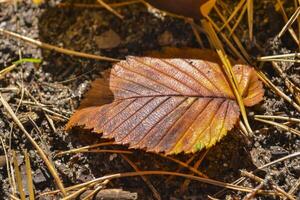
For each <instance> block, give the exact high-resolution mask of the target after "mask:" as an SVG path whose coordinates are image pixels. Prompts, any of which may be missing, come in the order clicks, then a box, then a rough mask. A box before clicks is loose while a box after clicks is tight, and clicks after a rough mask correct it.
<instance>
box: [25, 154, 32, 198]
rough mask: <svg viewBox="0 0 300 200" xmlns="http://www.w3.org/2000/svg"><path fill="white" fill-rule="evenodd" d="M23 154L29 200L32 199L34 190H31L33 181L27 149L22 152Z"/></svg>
mask: <svg viewBox="0 0 300 200" xmlns="http://www.w3.org/2000/svg"><path fill="white" fill-rule="evenodd" d="M24 156H25V166H26V176H27V185H28V192H29V200H34V199H35V198H34V190H33V182H32V171H31V165H30V159H29V155H28V153H27V151H25V152H24Z"/></svg>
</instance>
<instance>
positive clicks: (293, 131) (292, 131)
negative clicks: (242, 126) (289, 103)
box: [254, 118, 300, 136]
mask: <svg viewBox="0 0 300 200" xmlns="http://www.w3.org/2000/svg"><path fill="white" fill-rule="evenodd" d="M254 119H255V120H257V121H260V122H263V123H266V124H270V125H273V126H276V127H279V128H281V129H283V130H285V131H289V132H291V133H294V134H296V135H298V136H300V131H298V130H296V129H293V128H290V127H288V126H287V125H284V124H279V123H277V122H273V121H269V120H264V119H259V118H254Z"/></svg>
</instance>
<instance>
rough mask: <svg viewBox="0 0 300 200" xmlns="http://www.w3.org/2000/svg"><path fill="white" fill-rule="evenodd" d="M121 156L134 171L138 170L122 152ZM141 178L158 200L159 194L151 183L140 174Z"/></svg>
mask: <svg viewBox="0 0 300 200" xmlns="http://www.w3.org/2000/svg"><path fill="white" fill-rule="evenodd" d="M121 156H122V158H123V159H124V160H125V161H126V162H127V163H128V164H129V165H130V166H131V167H132V168H133V169H134V170H135V171H136V172H140V169H139V168H138V167H137V166H136V165H135V164H134V163H133V162H132V161H131V160H130V159H129V158H128V157H127V156H125V155H122V154H121ZM141 178H142V179H143V181H144V182H145V183H146V184H147V186H148V188H149V189H150V190H151V191H152V193H153V196H154V197H155V199H157V200H160V199H161V196H160V195H159V193H158V191H157V190H156V188H155V187H154V186H153V184H152V183H151V182H150V181H149V180H148V179H147V178H146V177H145V176H141Z"/></svg>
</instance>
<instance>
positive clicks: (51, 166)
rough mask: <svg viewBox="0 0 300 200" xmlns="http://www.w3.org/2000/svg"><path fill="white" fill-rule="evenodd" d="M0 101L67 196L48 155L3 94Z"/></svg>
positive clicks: (0, 95)
mask: <svg viewBox="0 0 300 200" xmlns="http://www.w3.org/2000/svg"><path fill="white" fill-rule="evenodd" d="M0 101H1V103H2V105H3V107H4V108H5V110H6V111H7V112H8V113H9V115H10V116H11V117H12V119H13V121H14V122H15V123H16V124H17V125H18V126H19V128H20V129H21V131H22V132H23V133H24V134H25V135H26V137H27V138H28V139H29V141H30V142H31V144H32V145H33V146H34V147H35V148H36V150H37V152H38V154H39V155H40V157H41V158H42V159H43V161H44V162H45V164H46V166H47V167H48V169H49V171H50V173H51V175H52V176H53V178H54V181H55V183H56V184H57V187H58V188H59V189H60V191H61V192H62V194H63V195H64V196H66V194H67V193H66V191H65V188H64V186H63V183H62V182H61V180H60V178H59V176H58V174H57V172H56V170H55V167H54V166H53V165H52V163H51V162H50V161H49V160H48V158H47V156H46V154H45V153H44V152H43V150H42V149H41V148H40V147H39V145H38V144H37V143H36V142H35V141H34V139H33V138H32V137H31V135H30V134H29V133H28V132H27V130H26V129H25V128H24V126H23V124H22V123H21V122H20V120H19V119H18V117H17V116H16V115H15V113H14V111H13V110H12V108H11V107H10V105H9V104H8V103H7V102H6V100H5V99H4V98H3V97H2V94H1V92H0Z"/></svg>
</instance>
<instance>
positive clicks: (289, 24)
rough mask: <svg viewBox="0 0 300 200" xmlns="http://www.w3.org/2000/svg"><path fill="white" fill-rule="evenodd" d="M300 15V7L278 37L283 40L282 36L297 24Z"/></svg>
mask: <svg viewBox="0 0 300 200" xmlns="http://www.w3.org/2000/svg"><path fill="white" fill-rule="evenodd" d="M299 14H300V7H298V8H297V10H296V11H295V13H294V14H293V15H292V16H291V18H290V19H289V21H287V23H286V24H285V25H284V27H283V28H282V30H281V31H280V32H279V33H278V35H277V37H278V38H281V37H282V35H283V34H284V33H285V32H286V30H288V29H289V28H290V26H291V25H292V24H293V23H294V22H295V20H296V19H297V18H298V16H299Z"/></svg>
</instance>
